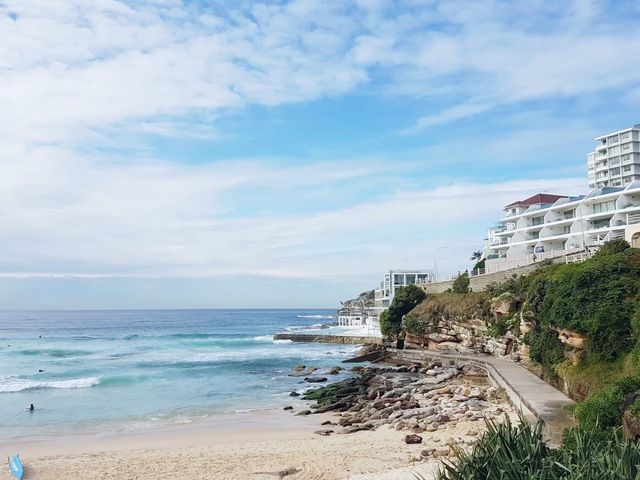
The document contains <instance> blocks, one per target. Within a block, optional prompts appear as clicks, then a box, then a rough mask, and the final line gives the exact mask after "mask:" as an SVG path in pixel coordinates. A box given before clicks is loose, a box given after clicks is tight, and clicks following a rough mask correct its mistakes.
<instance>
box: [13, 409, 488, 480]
mask: <svg viewBox="0 0 640 480" xmlns="http://www.w3.org/2000/svg"><path fill="white" fill-rule="evenodd" d="M335 418H336V417H335V415H331V414H319V415H312V416H307V417H299V416H294V415H291V414H288V413H286V412H281V411H266V412H253V413H248V414H237V415H232V416H228V417H224V418H220V419H218V420H217V421H213V422H202V423H197V424H193V425H183V426H175V427H170V428H158V429H154V430H151V431H146V432H138V433H135V434H115V435H110V436H103V437H96V436H75V437H74V436H70V437H63V438H56V439H50V440H26V439H25V440H19V441H13V442H6V441H2V440H0V453H1V454H3V455H5V456H6V455H8V454H12V453H16V452H19V453H20V455H21V458H22V460H23V463H24V464H25V467H26V471H25V478H26V479H33V480H58V479H61V478H73V479H77V480H98V479H101V480H104V479H155V480H165V479H167V480H168V479H185V480H187V479H189V480H199V479H203V480H204V479H223V480H227V479H228V480H235V479H238V480H239V479H247V478H255V479H256V480H261V479H273V478H279V475H278V472H280V471H282V470H285V469H296V470H298V472H297V473H295V474H292V475H290V476H287V478H291V479H295V480H302V479H309V480H311V479H317V480H320V479H322V480H364V479H371V480H375V479H381V480H382V479H385V480H405V479H407V480H409V479H412V480H413V479H415V476H414V475H415V474H420V475H422V476H423V477H424V478H425V479H431V478H433V477H434V473H435V472H436V471H437V468H438V464H439V458H438V455H446V452H447V451H448V450H449V447H448V443H452V441H459V440H460V439H467V441H472V440H473V438H475V436H476V435H477V433H479V432H480V431H482V430H483V428H484V424H483V422H481V421H469V422H458V423H457V424H456V425H452V426H450V427H444V428H442V429H440V430H438V431H436V432H424V433H422V434H421V435H422V437H423V439H424V440H423V443H422V444H421V445H407V444H406V443H405V442H404V437H405V435H406V433H407V432H404V431H396V430H395V429H393V428H390V427H387V426H383V427H381V428H379V429H377V430H375V431H362V432H356V433H352V434H334V435H331V436H326V437H325V436H320V435H318V434H315V433H314V431H315V430H318V429H320V428H326V427H321V426H320V424H321V423H322V422H323V421H325V420H327V419H335ZM426 448H435V449H436V452H435V453H432V454H431V455H429V456H428V457H423V456H422V455H421V452H422V451H423V450H425V449H426ZM438 452H439V453H438ZM10 478H11V477H10V475H9V472H8V470H7V469H3V470H2V473H1V474H0V479H2V480H5V479H7V480H8V479H10Z"/></svg>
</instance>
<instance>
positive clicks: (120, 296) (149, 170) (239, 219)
mask: <svg viewBox="0 0 640 480" xmlns="http://www.w3.org/2000/svg"><path fill="white" fill-rule="evenodd" d="M639 20H640V5H639V4H638V3H637V2H634V1H610V2H607V1H598V0H575V1H566V2H548V1H528V2H518V1H497V0H478V1H474V2H468V1H457V0H446V1H445V0H442V1H438V0H407V1H403V2H391V1H383V0H357V1H342V0H340V1H338V0H336V1H322V2H320V1H279V2H248V1H242V2H238V1H235V2H215V4H212V3H211V2H196V1H179V0H148V1H136V2H133V1H131V2H127V1H115V0H96V1H94V2H90V3H83V2H80V3H79V2H77V1H72V0H58V1H56V2H23V1H13V0H0V82H1V83H0V85H1V86H2V88H1V89H0V138H2V139H3V148H1V149H0V162H1V164H2V167H3V173H2V175H1V176H0V305H1V306H3V307H4V308H145V307H158V308H160V307H162V308H170V307H182V308H189V307H193V308H202V307H304V306H307V307H332V306H335V305H337V304H338V301H339V300H340V299H345V298H349V297H351V296H353V295H355V294H357V293H358V292H360V291H362V290H365V289H368V288H373V287H374V286H375V285H376V283H377V282H378V281H379V279H380V277H381V276H382V274H383V272H384V271H385V270H388V269H391V268H412V267H422V268H431V267H432V266H433V257H434V252H435V251H436V249H437V248H438V247H441V246H447V248H446V249H445V250H442V251H441V252H440V254H439V257H440V259H441V264H440V271H441V272H443V274H445V275H451V274H453V273H455V272H457V271H458V270H462V269H464V268H468V267H469V266H470V265H471V264H470V262H469V260H468V257H469V254H470V253H471V252H472V251H474V250H476V249H479V248H480V247H481V245H482V238H483V236H484V233H485V229H486V227H487V226H488V225H490V224H491V223H493V221H494V220H495V219H496V218H497V217H499V214H500V208H501V207H502V206H503V205H504V204H507V203H510V202H511V201H513V200H516V199H518V198H521V197H525V196H527V195H529V194H533V193H537V192H538V191H547V192H553V193H568V194H575V193H583V192H584V191H585V189H586V161H585V158H586V153H587V152H588V151H590V150H591V148H592V147H593V145H594V141H593V137H595V136H597V135H600V134H603V133H606V132H609V131H613V130H616V129H622V128H626V127H629V126H631V125H634V124H636V123H640V118H639V117H638V114H637V112H638V107H639V106H640V56H639V55H638V52H639V51H640V31H638V29H637V25H638V21H639Z"/></svg>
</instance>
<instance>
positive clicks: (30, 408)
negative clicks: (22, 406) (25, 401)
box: [29, 403, 36, 412]
mask: <svg viewBox="0 0 640 480" xmlns="http://www.w3.org/2000/svg"><path fill="white" fill-rule="evenodd" d="M35 409H36V407H34V406H33V403H32V404H30V405H29V411H30V412H33V411H34V410H35Z"/></svg>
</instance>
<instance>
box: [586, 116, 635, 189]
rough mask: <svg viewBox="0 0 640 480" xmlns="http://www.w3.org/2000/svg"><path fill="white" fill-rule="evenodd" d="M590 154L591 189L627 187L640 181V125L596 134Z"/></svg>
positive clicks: (588, 155)
mask: <svg viewBox="0 0 640 480" xmlns="http://www.w3.org/2000/svg"><path fill="white" fill-rule="evenodd" d="M596 141H597V142H598V144H597V145H596V149H595V150H594V151H593V152H591V153H589V154H587V169H588V181H589V189H590V190H591V189H594V188H603V187H626V186H627V185H630V184H631V183H633V182H634V181H636V180H640V125H635V126H634V127H632V128H627V129H626V130H620V131H618V132H613V133H609V134H607V135H603V136H601V137H597V138H596Z"/></svg>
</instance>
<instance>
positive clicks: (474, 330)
mask: <svg viewBox="0 0 640 480" xmlns="http://www.w3.org/2000/svg"><path fill="white" fill-rule="evenodd" d="M488 327H489V325H488V323H487V322H486V321H485V320H481V319H478V318H472V319H465V318H456V319H450V318H449V319H445V318H443V319H442V321H441V322H440V331H439V332H438V333H426V334H424V335H416V334H414V333H407V334H406V336H405V339H404V343H405V348H411V349H425V350H434V351H439V352H458V353H464V354H472V353H488V354H490V355H495V356H499V357H502V356H506V355H510V356H512V357H513V359H514V360H519V359H520V358H521V357H522V355H521V353H522V346H523V345H522V341H521V339H520V338H519V337H516V336H515V335H512V334H510V333H507V334H506V335H505V336H503V337H501V338H495V337H492V336H491V335H489V332H488Z"/></svg>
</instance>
